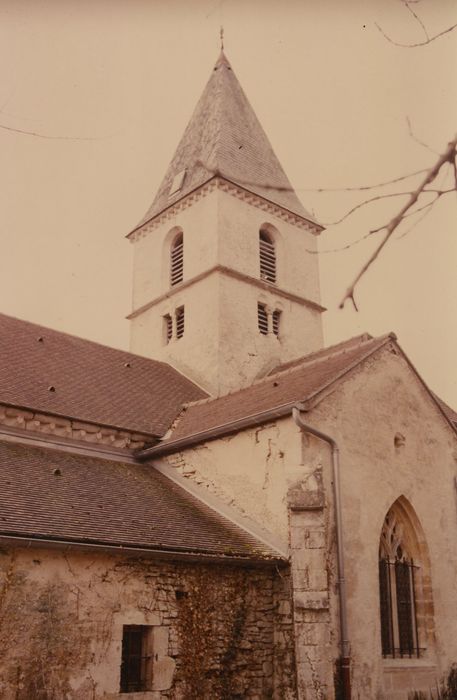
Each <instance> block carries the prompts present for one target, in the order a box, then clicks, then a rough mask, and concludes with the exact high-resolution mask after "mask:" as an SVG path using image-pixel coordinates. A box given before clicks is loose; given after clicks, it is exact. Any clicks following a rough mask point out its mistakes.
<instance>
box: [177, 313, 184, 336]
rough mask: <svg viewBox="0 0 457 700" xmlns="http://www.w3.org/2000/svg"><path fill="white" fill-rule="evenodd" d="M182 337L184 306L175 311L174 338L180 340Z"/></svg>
mask: <svg viewBox="0 0 457 700" xmlns="http://www.w3.org/2000/svg"><path fill="white" fill-rule="evenodd" d="M183 335H184V306H180V307H179V309H176V337H177V338H182V337H183Z"/></svg>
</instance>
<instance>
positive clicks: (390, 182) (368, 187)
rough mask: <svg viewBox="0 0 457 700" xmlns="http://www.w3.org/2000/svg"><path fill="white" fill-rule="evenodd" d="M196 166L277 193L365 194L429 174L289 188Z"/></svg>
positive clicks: (205, 166)
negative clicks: (355, 182)
mask: <svg viewBox="0 0 457 700" xmlns="http://www.w3.org/2000/svg"><path fill="white" fill-rule="evenodd" d="M196 165H200V166H201V167H202V168H205V170H207V171H208V172H209V173H211V175H216V176H219V177H222V178H224V180H230V181H232V182H235V180H236V182H237V183H238V184H239V185H245V186H246V187H249V186H250V187H259V188H261V189H262V190H276V191H277V192H319V193H320V192H365V191H367V190H375V189H378V188H379V187H387V186H388V185H394V184H395V183H397V182H403V181H404V180H408V179H409V178H410V177H415V176H416V175H422V174H423V173H426V172H427V168H422V169H421V170H415V171H414V172H412V173H408V174H407V175H400V176H399V177H394V178H393V179H391V180H384V181H383V182H377V183H376V184H374V185H359V186H357V187H355V186H351V187H292V186H290V185H288V186H283V185H281V186H278V185H272V184H271V183H270V182H259V181H257V180H241V179H240V178H235V177H234V176H233V177H232V176H231V175H230V174H229V173H224V172H222V171H221V170H215V169H214V168H211V167H210V166H209V165H208V164H207V163H204V162H203V161H202V160H197V162H196Z"/></svg>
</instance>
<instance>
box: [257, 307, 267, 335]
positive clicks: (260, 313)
mask: <svg viewBox="0 0 457 700" xmlns="http://www.w3.org/2000/svg"><path fill="white" fill-rule="evenodd" d="M257 322H258V326H259V331H260V332H261V333H262V335H267V334H268V314H267V309H266V307H265V304H261V303H260V302H259V303H258V304H257Z"/></svg>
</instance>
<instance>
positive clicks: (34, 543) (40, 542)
mask: <svg viewBox="0 0 457 700" xmlns="http://www.w3.org/2000/svg"><path fill="white" fill-rule="evenodd" d="M0 543H1V544H3V545H5V546H11V547H24V548H26V549H30V548H41V549H43V548H46V549H58V550H59V551H61V552H75V551H76V552H78V551H92V552H100V553H103V554H111V555H112V554H116V553H117V554H120V555H126V554H130V555H132V556H136V557H137V556H138V555H141V556H143V557H151V558H155V559H161V560H172V561H176V560H180V561H194V562H200V563H203V562H213V563H214V562H218V563H220V564H231V565H236V566H246V567H253V566H254V567H262V566H270V567H273V566H274V567H275V568H276V567H278V566H287V565H288V562H286V561H285V560H284V559H281V558H279V557H278V558H273V557H271V558H264V559H263V558H261V557H257V558H253V557H252V555H246V556H245V557H241V556H238V557H237V556H225V557H224V556H222V555H220V554H219V555H218V554H216V555H214V554H204V553H203V552H184V551H179V550H176V551H175V550H161V549H148V548H146V547H132V546H129V545H127V546H126V547H124V546H123V545H114V544H98V543H96V542H77V541H74V540H53V539H47V538H46V537H27V536H21V535H0Z"/></svg>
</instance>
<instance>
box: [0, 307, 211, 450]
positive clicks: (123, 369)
mask: <svg viewBox="0 0 457 700" xmlns="http://www.w3.org/2000/svg"><path fill="white" fill-rule="evenodd" d="M204 396H206V394H205V392H204V391H203V390H202V389H200V388H199V387H197V386H196V385H195V384H193V383H192V382H191V381H189V380H188V379H186V378H185V377H184V376H183V375H181V374H179V372H177V371H176V370H175V369H173V368H172V367H170V366H169V365H167V364H165V363H164V362H157V361H155V360H149V359H147V358H144V357H139V356H138V355H133V354H131V353H128V352H124V351H122V350H115V349H113V348H109V347H106V346H104V345H99V344H98V343H93V342H91V341H88V340H83V339H81V338H77V337H75V336H72V335H67V334H66V333H61V332H59V331H54V330H51V329H49V328H44V327H43V326H38V325H35V324H33V323H28V322H26V321H20V320H18V319H16V318H12V317H10V316H5V315H3V314H0V403H2V402H3V403H8V404H12V405H14V406H21V407H24V408H32V409H34V410H36V411H40V412H43V413H52V414H57V415H63V416H69V417H72V418H77V419H79V420H81V421H88V422H93V423H97V424H103V425H109V426H113V427H119V428H123V429H125V430H131V431H136V432H143V433H148V434H150V435H157V436H159V435H163V434H164V433H165V432H166V430H167V429H168V427H169V426H170V424H171V422H172V421H173V419H174V418H175V416H176V415H177V414H178V413H179V411H180V409H181V406H182V404H183V403H184V402H186V401H194V400H197V399H201V398H203V397H204Z"/></svg>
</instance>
